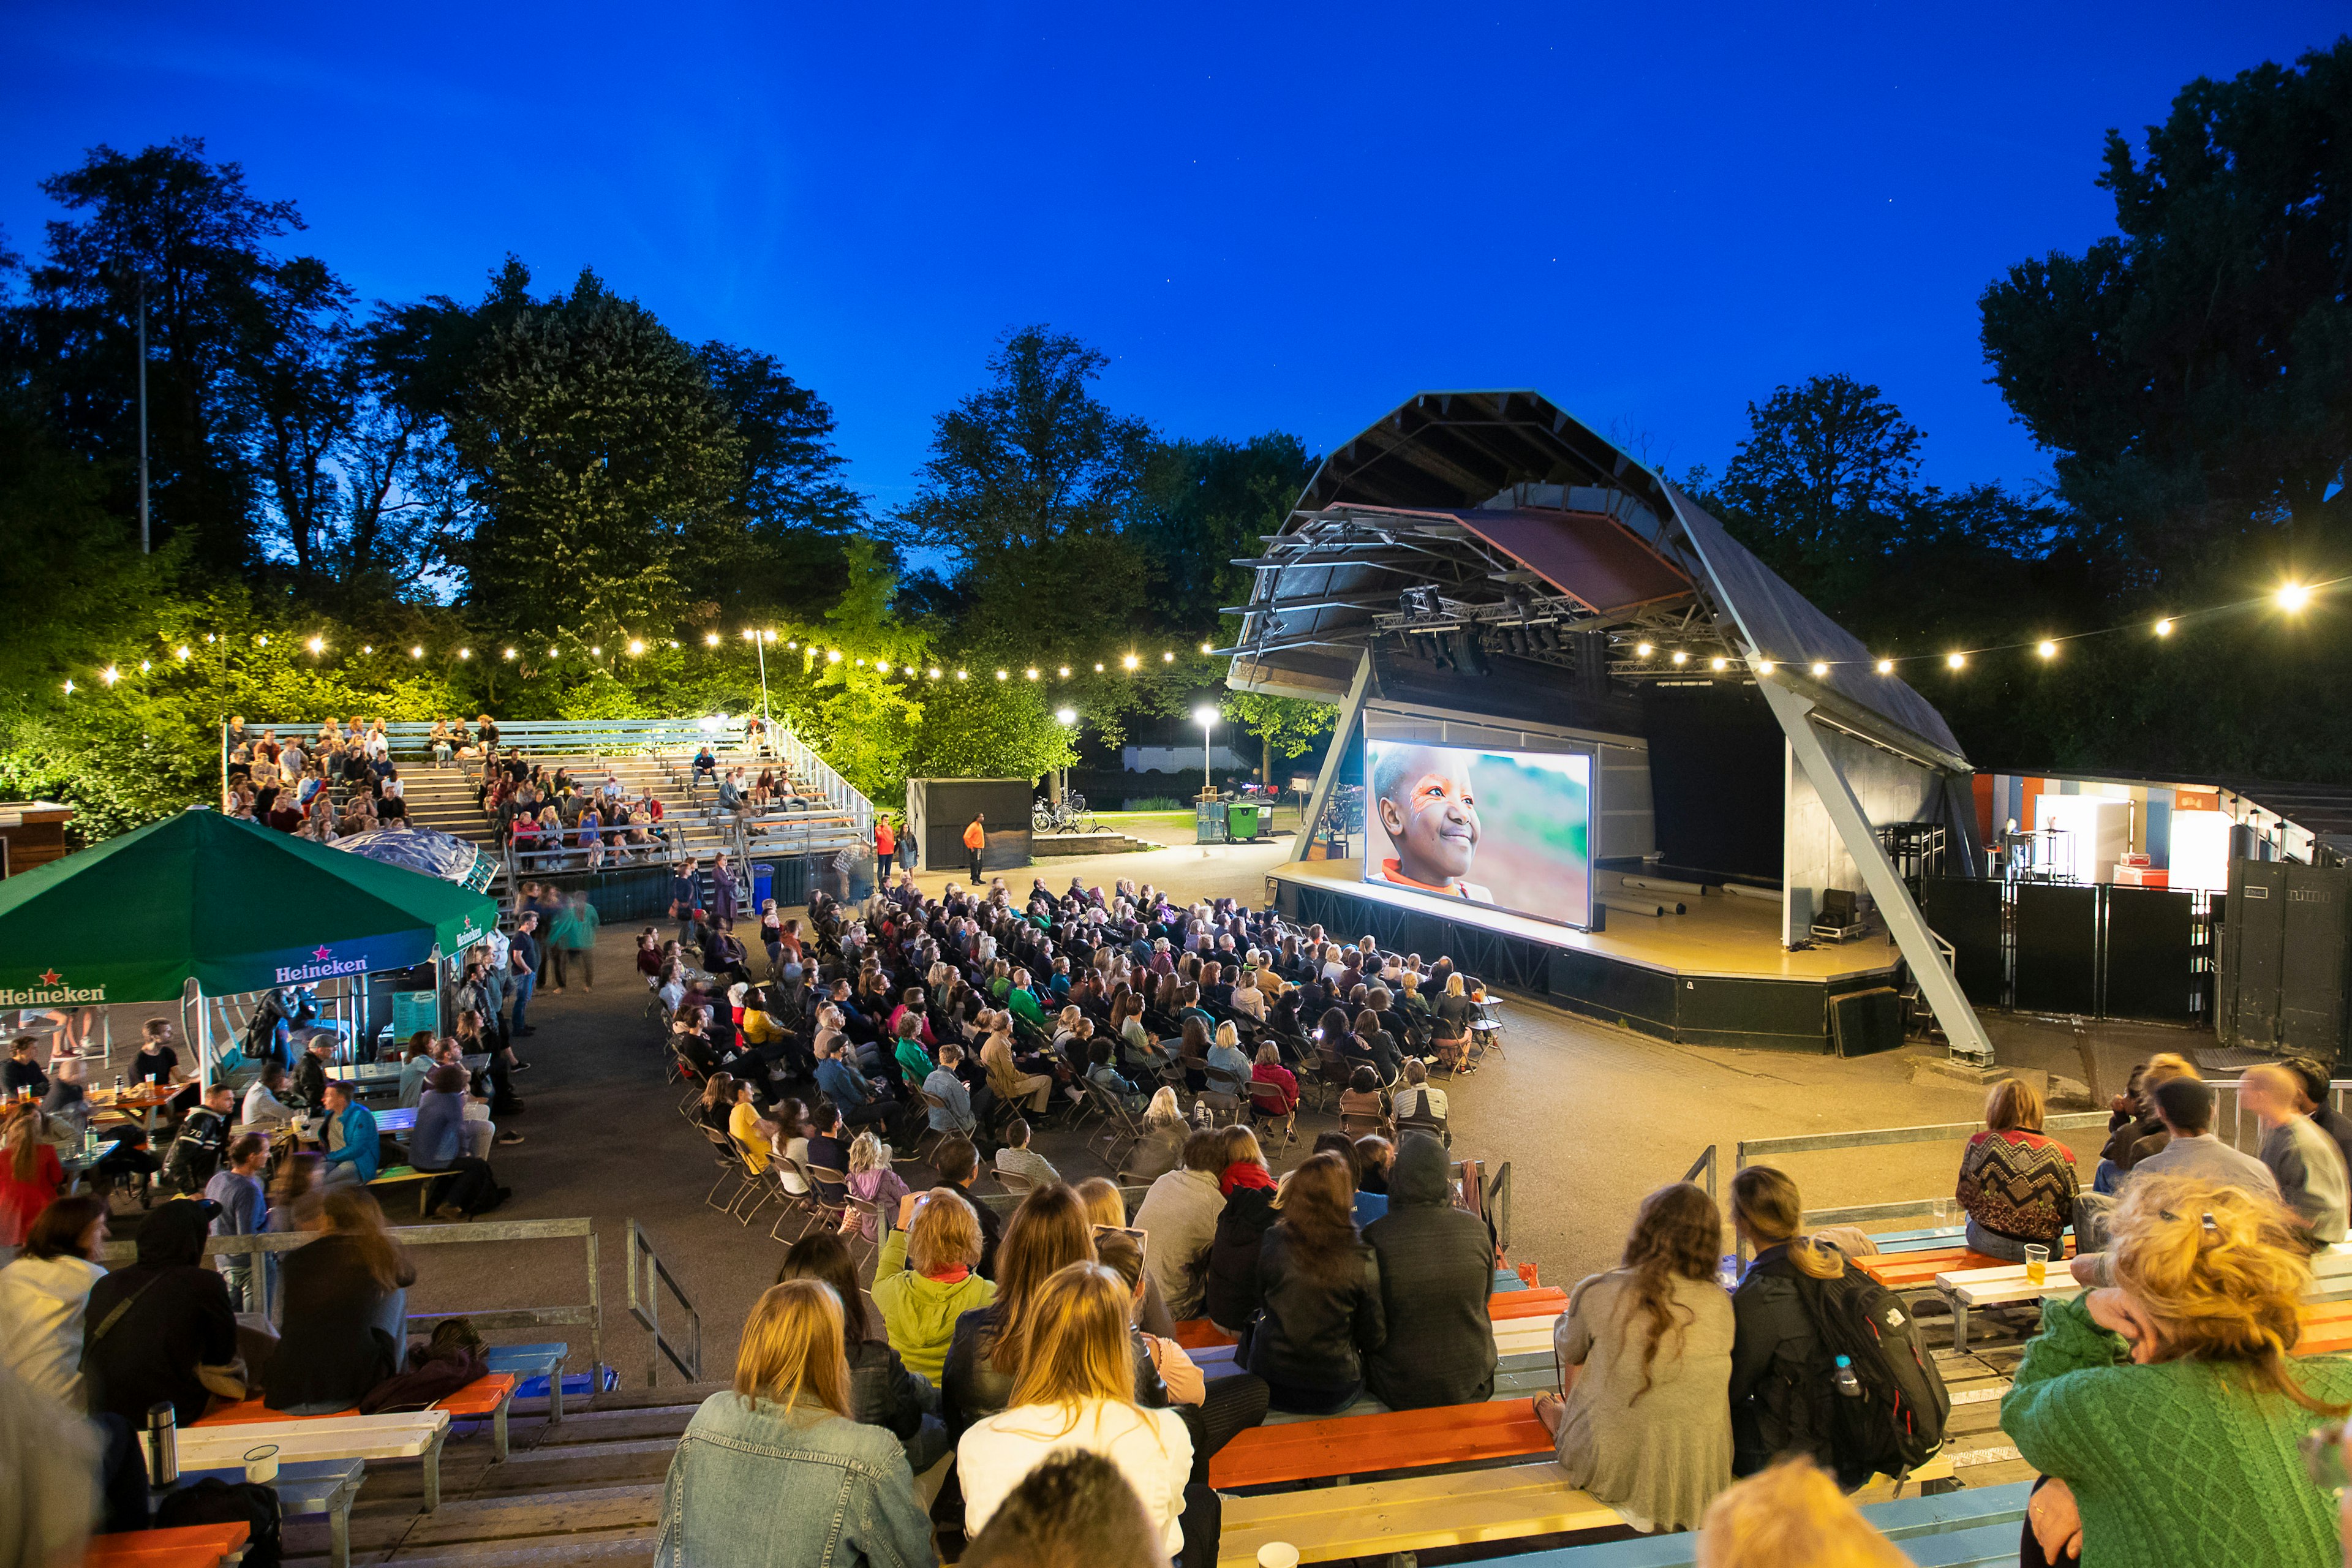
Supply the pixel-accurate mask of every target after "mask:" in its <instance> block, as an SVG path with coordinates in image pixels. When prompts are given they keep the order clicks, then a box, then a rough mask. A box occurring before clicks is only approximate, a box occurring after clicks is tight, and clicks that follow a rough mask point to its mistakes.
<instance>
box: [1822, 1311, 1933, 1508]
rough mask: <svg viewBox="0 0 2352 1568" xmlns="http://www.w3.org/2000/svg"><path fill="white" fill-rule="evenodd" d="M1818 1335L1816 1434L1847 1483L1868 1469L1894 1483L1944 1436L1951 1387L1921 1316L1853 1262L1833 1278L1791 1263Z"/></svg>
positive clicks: (1868, 1473)
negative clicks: (1922, 1335) (1923, 1334)
mask: <svg viewBox="0 0 2352 1568" xmlns="http://www.w3.org/2000/svg"><path fill="white" fill-rule="evenodd" d="M1790 1279H1793V1280H1795V1282H1796V1286H1797V1299H1798V1300H1800V1301H1801V1302H1802V1303H1804V1307H1805V1313H1806V1315H1807V1316H1808V1317H1809V1318H1811V1320H1812V1324H1813V1331H1814V1333H1815V1335H1816V1336H1817V1338H1818V1340H1819V1343H1820V1348H1819V1351H1818V1352H1817V1357H1818V1364H1819V1365H1820V1366H1821V1368H1822V1371H1821V1373H1820V1375H1819V1377H1818V1378H1817V1379H1816V1381H1815V1384H1814V1394H1813V1398H1812V1411H1813V1420H1814V1432H1815V1434H1816V1435H1817V1436H1819V1437H1820V1438H1821V1439H1822V1441H1823V1442H1825V1443H1826V1444H1827V1445H1828V1446H1829V1448H1830V1451H1831V1454H1832V1458H1833V1459H1834V1461H1835V1463H1836V1467H1837V1479H1838V1484H1839V1485H1840V1486H1842V1487H1843V1488H1845V1489H1848V1490H1852V1489H1853V1488H1855V1487H1858V1486H1861V1485H1862V1484H1863V1483H1864V1482H1865V1481H1867V1480H1869V1479H1870V1478H1871V1477H1872V1476H1874V1475H1885V1476H1892V1477H1894V1478H1895V1480H1896V1482H1897V1483H1898V1490H1899V1489H1900V1482H1901V1481H1902V1480H1903V1479H1904V1478H1905V1477H1906V1476H1907V1475H1908V1474H1909V1473H1910V1472H1911V1471H1913V1470H1915V1469H1916V1468H1918V1467H1919V1466H1920V1465H1922V1464H1924V1463H1926V1462H1927V1460H1928V1459H1930V1458H1933V1457H1934V1456H1935V1455H1936V1453H1937V1450H1939V1449H1940V1448H1942V1447H1943V1446H1944V1422H1945V1420H1946V1419H1947V1418H1948V1416H1949V1415H1951V1410H1952V1401H1951V1396H1950V1395H1949V1394H1947V1393H1946V1392H1945V1391H1944V1379H1943V1376H1942V1374H1941V1373H1937V1370H1936V1363H1935V1360H1934V1358H1933V1357H1931V1356H1930V1355H1929V1354H1928V1353H1927V1347H1926V1346H1924V1345H1922V1344H1921V1343H1920V1342H1919V1331H1918V1325H1917V1323H1916V1322H1915V1321H1913V1320H1912V1317H1911V1313H1910V1311H1909V1310H1908V1309H1906V1307H1905V1306H1904V1305H1903V1303H1902V1301H1901V1300H1898V1299H1897V1298H1896V1296H1895V1293H1894V1292H1893V1291H1891V1290H1889V1289H1886V1287H1885V1286H1884V1285H1881V1284H1880V1283H1879V1282H1878V1281H1877V1280H1875V1279H1872V1278H1871V1277H1870V1276H1869V1275H1867V1274H1865V1273H1864V1272H1863V1271H1862V1270H1861V1269H1859V1268H1853V1266H1852V1265H1851V1264H1849V1265H1848V1266H1847V1268H1846V1270H1845V1272H1844V1273H1843V1274H1842V1275H1840V1276H1838V1277H1837V1278H1836V1279H1814V1278H1813V1277H1811V1275H1808V1274H1803V1273H1793V1272H1792V1273H1791V1274H1790Z"/></svg>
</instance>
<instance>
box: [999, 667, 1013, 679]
mask: <svg viewBox="0 0 2352 1568" xmlns="http://www.w3.org/2000/svg"><path fill="white" fill-rule="evenodd" d="M996 679H999V680H1009V679H1012V676H1011V674H1010V673H1009V672H1008V671H1005V670H1002V669H1000V670H998V671H997V672H996Z"/></svg>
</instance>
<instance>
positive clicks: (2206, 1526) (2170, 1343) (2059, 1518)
mask: <svg viewBox="0 0 2352 1568" xmlns="http://www.w3.org/2000/svg"><path fill="white" fill-rule="evenodd" d="M2108 1252H2109V1258H2110V1261H2111V1267H2112V1268H2113V1275H2114V1279H2115V1283H2114V1284H2113V1285H2110V1286H2107V1287H2105V1289H2096V1290H2092V1291H2090V1292H2088V1293H2087V1294H2085V1295H2084V1296H2081V1297H2079V1298H2075V1299H2072V1300H2068V1299H2065V1298H2061V1297H2050V1298H2047V1299H2045V1300H2043V1302H2042V1331H2041V1332H2039V1333H2038V1334H2036V1335H2035V1336H2034V1337H2033V1339H2032V1341H2030V1342H2028V1343H2027V1345H2026V1347H2025V1359H2024V1361H2023V1362H2022V1363H2021V1364H2020V1365H2019V1367H2018V1369H2017V1372H2016V1374H2015V1379H2014V1382H2013V1384H2012V1385H2011V1389H2010V1392H2009V1393H2008V1394H2007V1395H2006V1396H2004V1397H2003V1398H2002V1400H2001V1402H2000V1425H2001V1429H2002V1430H2003V1431H2004V1432H2006V1433H2007V1434H2008V1435H2009V1438H2010V1440H2011V1442H2013V1443H2015V1444H2016V1445H2017V1449H2018V1452H2019V1454H2020V1455H2021V1456H2022V1457H2023V1458H2025V1459H2026V1460H2027V1461H2028V1462H2029V1463H2031V1464H2032V1466H2033V1467H2034V1468H2036V1469H2038V1470H2040V1471H2041V1472H2042V1474H2043V1475H2045V1476H2047V1477H2050V1478H2052V1479H2050V1480H2048V1481H2046V1482H2044V1483H2043V1484H2042V1486H2041V1487H2040V1488H2039V1489H2036V1491H2035V1493H2034V1495H2033V1500H2032V1503H2031V1504H2030V1505H2029V1507H2028V1508H2027V1510H2026V1521H2027V1526H2028V1529H2027V1540H2026V1542H2025V1545H2026V1546H2027V1547H2028V1548H2029V1549H2034V1548H2038V1550H2039V1552H2040V1553H2041V1554H2042V1558H2043V1559H2045V1560H2047V1561H2049V1562H2052V1563H2060V1562H2064V1561H2066V1560H2067V1558H2068V1557H2069V1556H2070V1555H2071V1554H2073V1553H2074V1552H2079V1553H2080V1555H2081V1559H2082V1562H2083V1563H2084V1568H2100V1565H2102V1564H2123V1563H2129V1564H2132V1565H2133V1568H2195V1565H2202V1564H2207V1563H2336V1561H2337V1560H2338V1558H2337V1554H2338V1552H2339V1550H2340V1548H2339V1545H2338V1538H2337V1533H2336V1517H2335V1510H2334V1507H2333V1505H2332V1500H2330V1499H2329V1498H2328V1497H2326V1495H2325V1494H2323V1493H2322V1492H2320V1491H2319V1490H2318V1489H2315V1487H2313V1486H2312V1484H2311V1483H2310V1481H2309V1480H2308V1479H2305V1474H2304V1466H2303V1461H2302V1457H2301V1455H2300V1454H2299V1453H2298V1451H2297V1450H2298V1447H2299V1446H2300V1445H2301V1444H2302V1442H2303V1440H2304V1439H2305V1437H2306V1436H2309V1435H2310V1434H2312V1433H2313V1432H2314V1431H2315V1430H2316V1429H2317V1428H2318V1427H2319V1426H2320V1425H2321V1423H2322V1421H2323V1420H2325V1421H2326V1422H2328V1423H2330V1424H2333V1423H2335V1422H2337V1421H2340V1420H2341V1419H2342V1418H2343V1416H2344V1415H2345V1414H2346V1412H2347V1410H2352V1362H2347V1361H2346V1360H2345V1359H2344V1358H2343V1357H2341V1356H2312V1357H2308V1358H2304V1359H2298V1360H2294V1361H2293V1362H2292V1363H2290V1361H2289V1357H2290V1356H2292V1355H2293V1353H2294V1348H2295V1342H2296V1340H2297V1337H2298V1336H2299V1334H2300V1333H2301V1331H2302V1325H2301V1321H2300V1317H2299V1314H2298V1310H2297V1309H2298V1306H2299V1303H2300V1300H2301V1297H2302V1294H2303V1292H2304V1291H2305V1289H2308V1288H2309V1287H2310V1285H2311V1267H2310V1263H2309V1261H2308V1259H2307V1257H2306V1255H2305V1249H2304V1247H2303V1246H2302V1244H2301V1242H2300V1240H2299V1238H2298V1237H2297V1236H2296V1232H2295V1226H2294V1221H2293V1217H2292V1216H2291V1215H2289V1214H2288V1213H2287V1211H2286V1210H2285V1209H2284V1208H2282V1207H2281V1206H2280V1205H2278V1204H2277V1203H2275V1202H2273V1201H2272V1200H2270V1199H2268V1198H2265V1197H2262V1196H2258V1195H2256V1194H2252V1193H2249V1192H2247V1191H2246V1190H2245V1189H2243V1188H2242V1187H2231V1186H2222V1185H2220V1184H2216V1183H2211V1182H2201V1181H2197V1180H2194V1179H2191V1178H2189V1177H2185V1176H2165V1175H2160V1174H2147V1175H2141V1176H2139V1177H2137V1178H2135V1179H2134V1180H2133V1181H2132V1182H2131V1184H2129V1185H2128V1186H2126V1188H2125V1189H2124V1195H2123V1199H2122V1201H2121V1203H2119V1204H2118V1205H2117V1206H2116V1211H2115V1215H2114V1219H2113V1222H2112V1224H2111V1225H2110V1226H2109V1242H2108ZM2024 1560H2025V1561H2028V1562H2031V1561H2033V1560H2034V1558H2033V1553H2032V1550H2029V1551H2028V1552H2026V1555H2025V1559H2024Z"/></svg>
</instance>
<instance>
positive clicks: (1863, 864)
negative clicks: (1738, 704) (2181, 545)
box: [1756, 676, 1992, 1067]
mask: <svg viewBox="0 0 2352 1568" xmlns="http://www.w3.org/2000/svg"><path fill="white" fill-rule="evenodd" d="M1756 684H1757V688H1758V689H1759V690H1761V691H1762V692H1763V693H1764V700H1765V701H1766V702H1768V703H1769V704H1770V705H1771V709H1772V716H1773V717H1774V718H1776V719H1778V720H1779V721H1780V731H1781V733H1783V734H1784V735H1786V736H1787V737H1788V738H1789V749H1790V752H1791V753H1792V754H1793V755H1794V756H1795V757H1796V760H1797V765H1798V766H1799V767H1800V768H1802V769H1803V770H1804V773H1805V777H1806V778H1807V779H1809V780H1811V783H1812V786H1813V793H1814V794H1815V795H1819V796H1820V797H1821V802H1822V809H1823V810H1824V811H1826V812H1828V813H1829V818H1830V822H1831V825H1832V826H1834V827H1836V829H1837V832H1838V837H1839V838H1840V839H1841V840H1842V841H1843V843H1844V845H1845V852H1846V853H1847V854H1848V855H1851V856H1853V863H1854V865H1855V867H1856V868H1859V869H1860V870H1861V872H1862V885H1863V886H1864V888H1866V889H1869V891H1870V896H1871V899H1872V900H1873V901H1874V902H1875V903H1876V904H1877V905H1878V910H1879V913H1880V914H1882V915H1884V916H1885V918H1886V929H1887V931H1889V932H1891V933H1892V934H1893V935H1894V938H1895V946H1896V947H1897V948H1899V949H1901V950H1902V952H1903V959H1904V962H1905V963H1908V964H1909V965H1910V966H1911V973H1914V974H1916V975H1917V976H1918V977H1919V991H1920V994H1922V995H1924V996H1926V997H1927V1005H1928V1006H1930V1007H1932V1008H1933V1009H1935V1013H1936V1022H1937V1023H1938V1024H1941V1025H1942V1026H1944V1038H1945V1039H1946V1040H1947V1041H1948V1042H1949V1043H1950V1046H1951V1049H1952V1054H1953V1055H1955V1056H1958V1057H1963V1058H1968V1059H1969V1060H1971V1061H1973V1062H1975V1063H1977V1064H1979V1065H1980V1066H1984V1067H1990V1066H1991V1065H1992V1041H1991V1039H1990V1037H1987V1035H1986V1034H1985V1032H1984V1025H1983V1024H1982V1023H1981V1022H1979V1019H1978V1018H1977V1014H1976V1009H1975V1008H1973V1007H1971V1006H1969V999H1968V997H1966V996H1965V995H1963V994H1961V992H1960V983H1959V982H1958V980H1956V979H1954V978H1953V977H1952V971H1951V969H1950V967H1949V966H1948V964H1946V963H1944V954H1943V952H1942V950H1941V949H1939V948H1938V947H1937V945H1936V937H1935V933H1934V932H1933V931H1929V930H1928V929H1927V919H1926V917H1925V916H1923V915H1921V914H1920V913H1919V906H1918V905H1917V904H1916V903H1913V902H1912V901H1911V889H1908V888H1906V887H1905V886H1904V885H1903V879H1902V878H1901V877H1900V876H1898V875H1896V873H1895V862H1894V861H1892V860H1890V859H1888V858H1886V851H1885V848H1884V847H1881V846H1880V844H1879V842H1878V835H1877V833H1876V832H1875V831H1874V829H1873V828H1872V827H1871V825H1870V818H1869V817H1868V816H1865V815H1864V812H1863V809H1862V802H1861V800H1860V799H1859V798H1858V797H1857V796H1856V795H1854V793H1853V785H1851V784H1847V783H1846V780H1845V774H1844V773H1843V772H1842V771H1841V770H1840V769H1839V767H1838V765H1837V762H1836V759H1834V758H1833V757H1832V756H1831V755H1830V753H1829V748H1828V747H1826V746H1824V745H1822V736H1821V731H1818V730H1816V729H1815V728H1814V727H1813V703H1812V701H1811V699H1809V698H1805V697H1801V696H1799V695H1798V694H1797V693H1796V692H1793V691H1791V690H1790V689H1788V688H1787V687H1785V686H1782V685H1781V684H1780V682H1779V681H1777V680H1775V679H1771V678H1770V677H1769V676H1767V677H1765V678H1763V679H1759V680H1758V681H1757V683H1756Z"/></svg>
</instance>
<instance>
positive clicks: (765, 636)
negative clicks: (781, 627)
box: [760, 631, 776, 642]
mask: <svg viewBox="0 0 2352 1568" xmlns="http://www.w3.org/2000/svg"><path fill="white" fill-rule="evenodd" d="M760 637H761V640H762V641H765V642H773V641H775V640H776V634H775V633H774V632H772V631H766V632H761V634H760Z"/></svg>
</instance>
